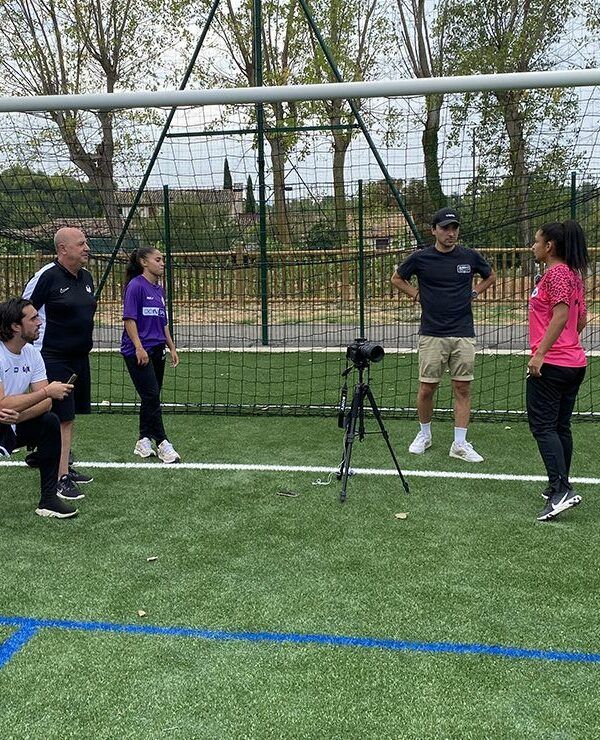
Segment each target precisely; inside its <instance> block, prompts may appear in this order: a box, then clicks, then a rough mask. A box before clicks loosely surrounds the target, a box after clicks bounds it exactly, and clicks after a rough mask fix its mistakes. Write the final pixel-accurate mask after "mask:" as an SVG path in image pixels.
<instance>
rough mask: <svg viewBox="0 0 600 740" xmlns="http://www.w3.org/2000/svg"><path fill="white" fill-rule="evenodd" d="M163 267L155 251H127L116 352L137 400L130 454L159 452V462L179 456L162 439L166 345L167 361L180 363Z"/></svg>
mask: <svg viewBox="0 0 600 740" xmlns="http://www.w3.org/2000/svg"><path fill="white" fill-rule="evenodd" d="M164 271H165V263H164V259H163V256H162V254H161V253H160V252H159V251H158V249H155V248H154V247H140V248H139V249H135V250H134V251H133V252H132V253H131V256H130V258H129V264H128V265H127V273H126V277H125V298H124V301H123V322H124V330H123V337H122V340H121V354H122V355H123V357H124V359H125V364H126V365H127V370H128V371H129V375H130V376H131V379H132V381H133V384H134V386H135V389H136V391H137V392H138V394H139V396H140V400H141V403H140V436H139V439H138V441H137V442H136V445H135V448H134V450H133V452H134V454H135V455H139V456H140V457H150V456H151V455H156V454H158V457H159V459H160V460H162V462H164V463H176V462H179V461H180V457H179V455H178V454H177V452H175V450H174V449H173V445H172V444H171V443H170V442H169V440H168V439H167V435H166V433H165V428H164V426H163V419H162V411H161V408H160V391H161V388H162V383H163V376H164V371H165V355H166V348H167V347H168V349H169V352H170V354H171V365H172V366H173V367H177V365H178V364H179V357H178V355H177V350H176V349H175V344H174V342H173V339H172V338H171V333H170V332H169V327H168V325H167V311H166V306H165V292H164V290H163V288H162V286H160V285H159V284H158V281H159V280H160V278H161V277H162V275H163V273H164ZM153 442H154V443H156V451H155V450H154V448H153V446H152V443H153Z"/></svg>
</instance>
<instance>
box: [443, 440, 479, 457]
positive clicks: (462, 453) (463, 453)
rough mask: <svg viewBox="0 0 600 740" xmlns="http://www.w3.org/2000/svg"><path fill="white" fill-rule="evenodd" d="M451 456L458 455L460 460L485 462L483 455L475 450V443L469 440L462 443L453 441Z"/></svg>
mask: <svg viewBox="0 0 600 740" xmlns="http://www.w3.org/2000/svg"><path fill="white" fill-rule="evenodd" d="M449 456H450V457H457V458H458V459H459V460H466V461H467V462H483V458H482V457H481V455H480V454H479V453H478V452H475V450H474V449H473V445H472V444H471V443H470V442H467V441H465V442H463V443H462V444H460V445H459V444H458V443H457V442H452V446H451V447H450V453H449Z"/></svg>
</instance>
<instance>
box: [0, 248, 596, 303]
mask: <svg viewBox="0 0 600 740" xmlns="http://www.w3.org/2000/svg"><path fill="white" fill-rule="evenodd" d="M481 252H482V253H483V254H484V256H485V257H486V258H487V259H488V260H489V262H490V263H491V264H492V265H493V267H494V269H495V270H496V273H497V276H498V279H497V282H496V284H495V285H494V286H493V288H492V289H491V290H489V291H488V292H487V293H486V295H485V301H486V302H489V303H506V304H511V303H512V304H522V302H523V301H524V300H526V299H527V296H528V295H529V294H530V292H531V287H532V284H533V276H534V274H535V272H536V270H537V268H536V267H535V265H534V263H533V261H532V259H531V251H530V249H529V248H527V249H501V248H487V249H486V248H482V249H481ZM590 252H591V256H592V266H591V268H590V271H589V275H588V280H587V285H586V287H587V295H588V301H589V302H595V301H598V300H600V284H599V273H600V248H592V249H591V250H590ZM405 254H406V253H402V254H400V255H398V253H396V252H391V251H382V252H368V253H366V254H365V259H364V281H365V285H364V295H365V297H366V299H367V300H368V301H369V302H370V303H371V304H372V303H374V302H375V303H377V302H387V301H389V300H390V299H392V298H394V297H395V296H396V295H397V294H396V291H395V289H394V288H393V286H392V285H391V283H390V277H391V275H392V272H393V270H394V269H395V266H396V264H397V263H398V261H399V260H400V259H403V258H404V256H405ZM51 259H52V256H51V255H47V254H42V253H35V254H30V255H0V299H1V300H5V299H6V298H8V297H10V296H15V295H20V294H21V292H22V290H23V287H24V285H25V284H26V282H27V281H28V280H29V278H30V277H31V276H32V275H33V274H34V272H35V271H36V270H38V269H39V268H40V267H41V266H43V265H44V264H46V263H47V262H48V261H50V260H51ZM105 266H106V258H103V259H95V258H92V259H90V266H89V269H90V270H91V272H92V274H93V276H94V280H95V282H96V283H98V281H99V278H100V276H101V275H102V272H103V271H104V268H105ZM124 274H125V263H124V261H119V262H117V263H116V264H115V265H114V267H113V269H112V272H111V275H110V278H109V279H108V281H107V283H106V285H105V288H104V291H103V293H102V296H101V301H102V303H107V304H120V302H121V297H122V292H123V280H124ZM260 274H261V265H260V259H259V257H258V255H256V254H244V255H240V254H236V253H235V252H211V253H208V252H206V253H187V254H183V253H176V254H173V260H172V275H173V295H172V300H173V303H174V304H182V305H185V304H190V305H200V304H204V305H206V304H211V305H219V304H226V305H237V306H240V307H244V306H246V305H252V304H256V303H257V302H260V300H261V280H260ZM359 274H360V271H359V256H358V253H357V252H356V251H355V250H354V251H348V250H338V251H327V252H317V251H293V252H292V251H290V252H273V253H271V254H270V255H269V257H268V263H267V265H266V278H267V291H266V298H267V300H268V301H270V302H288V301H289V302H296V301H298V302H324V303H328V302H338V301H343V302H344V303H346V302H349V303H353V302H355V301H356V302H357V301H358V299H359V293H360V286H359Z"/></svg>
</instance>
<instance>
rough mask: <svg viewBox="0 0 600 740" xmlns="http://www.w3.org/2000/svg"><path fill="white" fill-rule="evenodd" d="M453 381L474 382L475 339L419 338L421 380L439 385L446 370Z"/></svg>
mask: <svg viewBox="0 0 600 740" xmlns="http://www.w3.org/2000/svg"><path fill="white" fill-rule="evenodd" d="M446 368H448V370H449V371H450V377H451V378H452V380H464V381H468V380H473V378H474V375H473V370H474V368H475V339H474V338H473V337H424V336H422V337H419V380H420V381H421V383H439V382H440V380H441V379H442V376H443V374H444V372H445V370H446Z"/></svg>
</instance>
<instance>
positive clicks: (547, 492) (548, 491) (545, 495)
mask: <svg viewBox="0 0 600 740" xmlns="http://www.w3.org/2000/svg"><path fill="white" fill-rule="evenodd" d="M541 496H542V498H543V499H544V501H547V500H548V499H549V498H550V496H552V488H551V487H550V486H547V487H546V488H544V490H543V491H542V493H541Z"/></svg>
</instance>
